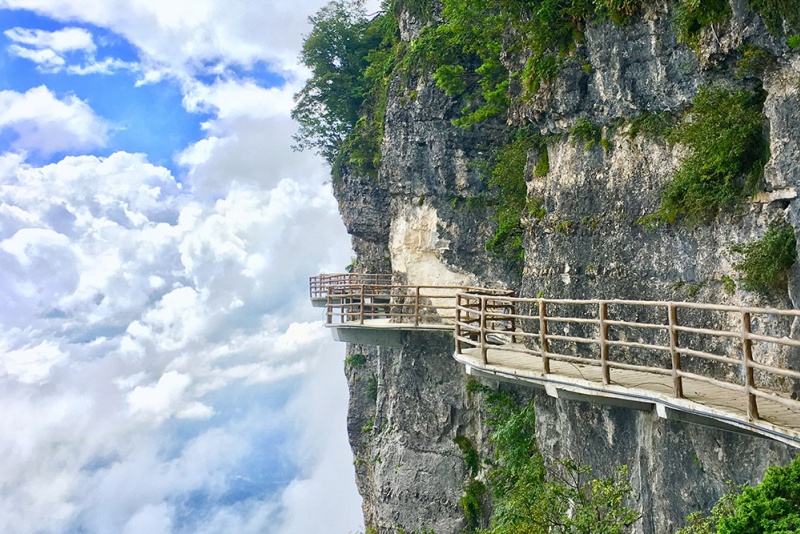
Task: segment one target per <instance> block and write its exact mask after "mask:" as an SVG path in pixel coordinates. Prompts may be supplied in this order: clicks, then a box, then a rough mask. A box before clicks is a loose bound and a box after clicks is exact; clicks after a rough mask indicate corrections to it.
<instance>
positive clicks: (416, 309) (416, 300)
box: [414, 286, 419, 326]
mask: <svg viewBox="0 0 800 534" xmlns="http://www.w3.org/2000/svg"><path fill="white" fill-rule="evenodd" d="M414 290H415V291H414V326H419V286H416V287H415V288H414Z"/></svg>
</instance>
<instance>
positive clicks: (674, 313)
mask: <svg viewBox="0 0 800 534" xmlns="http://www.w3.org/2000/svg"><path fill="white" fill-rule="evenodd" d="M667 317H668V321H669V352H670V355H671V356H672V388H673V390H674V392H675V397H676V398H678V399H682V398H683V377H682V376H681V375H680V371H681V354H680V353H679V352H678V331H677V330H676V329H675V327H676V326H678V309H677V308H676V307H675V303H674V302H670V303H669V305H668V307H667Z"/></svg>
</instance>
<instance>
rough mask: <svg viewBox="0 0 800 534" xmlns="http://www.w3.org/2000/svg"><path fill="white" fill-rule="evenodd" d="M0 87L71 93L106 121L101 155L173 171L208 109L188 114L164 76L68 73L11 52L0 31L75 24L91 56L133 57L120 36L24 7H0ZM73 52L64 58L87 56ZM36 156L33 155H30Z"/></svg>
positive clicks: (124, 71) (195, 137) (1, 140)
mask: <svg viewBox="0 0 800 534" xmlns="http://www.w3.org/2000/svg"><path fill="white" fill-rule="evenodd" d="M0 13H2V15H3V17H0V19H2V22H1V23H0V39H2V41H0V43H2V48H3V50H2V53H0V58H1V59H0V90H14V91H17V92H21V93H22V92H25V91H27V90H29V89H31V88H34V87H38V86H41V85H44V86H46V87H48V88H49V89H50V90H51V91H52V92H54V93H55V94H56V96H57V97H59V98H64V97H65V96H67V95H75V96H77V97H78V98H80V99H81V100H83V101H85V102H87V104H88V105H89V106H91V108H92V109H93V110H94V112H95V113H96V114H97V115H99V116H101V117H103V118H104V119H105V120H106V121H108V122H109V123H111V130H110V132H109V133H110V138H109V142H108V144H107V146H105V147H103V148H100V149H95V150H93V151H92V152H93V154H95V155H98V156H105V155H108V154H111V153H113V152H116V151H120V150H123V151H126V152H142V153H145V154H147V156H148V159H149V161H150V162H151V163H154V164H156V165H162V166H164V167H167V168H169V169H170V170H171V171H172V172H173V174H175V173H176V165H175V163H174V157H175V155H176V154H177V153H178V152H180V151H181V150H183V149H185V148H186V147H187V146H189V145H190V144H192V143H194V142H196V141H198V140H200V139H202V138H203V137H204V133H203V131H202V129H201V124H202V122H204V121H206V120H208V119H209V118H210V116H209V115H207V114H202V113H189V112H187V111H186V110H185V109H184V107H183V104H182V101H183V94H182V93H181V90H180V87H179V86H178V84H177V83H176V82H174V81H171V80H164V81H161V82H158V83H154V84H147V85H141V86H138V87H137V86H136V81H137V79H138V77H137V74H136V73H134V72H131V71H130V70H128V69H119V70H116V71H113V72H112V73H110V74H103V73H93V74H83V75H77V74H68V73H67V72H66V71H64V70H62V71H60V72H57V73H55V72H47V71H43V70H41V69H38V68H37V65H36V64H35V63H34V62H32V61H30V60H28V59H24V58H20V57H17V56H15V55H13V54H11V53H10V51H9V46H10V45H11V44H12V42H11V40H10V39H9V38H8V37H6V36H5V35H4V33H2V32H5V31H6V30H8V29H11V28H14V27H21V28H26V29H38V30H47V31H55V30H58V29H60V28H63V27H65V26H76V27H81V28H85V29H87V30H89V31H90V32H91V33H92V34H93V36H94V42H95V44H96V45H97V51H96V54H95V58H94V59H95V60H96V61H102V60H103V59H106V58H112V59H116V60H121V61H124V62H126V63H135V62H137V61H138V53H137V50H136V49H135V48H134V47H133V46H132V45H130V43H128V42H127V41H125V39H123V38H122V37H120V36H118V35H116V34H114V33H112V32H109V31H108V30H105V29H102V28H98V27H96V26H92V25H87V24H72V23H70V24H67V25H65V24H62V23H59V22H57V21H53V20H51V19H49V18H47V17H41V16H38V15H35V14H32V13H30V12H28V11H9V10H3V11H0ZM77 55H78V53H76V52H73V53H71V54H70V55H68V56H66V59H75V60H77V63H78V64H80V63H81V61H83V60H85V59H86V58H83V57H80V58H79V57H77ZM10 141H11V139H9V138H8V135H6V136H4V137H0V143H2V145H0V149H3V146H6V147H7V146H8V143H9V142H10ZM64 155H67V154H65V153H59V154H53V155H52V156H50V157H49V158H47V159H46V160H41V158H40V161H31V163H34V164H44V163H50V162H52V161H57V160H58V159H60V158H61V157H63V156H64ZM34 157H35V155H34Z"/></svg>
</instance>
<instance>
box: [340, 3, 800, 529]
mask: <svg viewBox="0 0 800 534" xmlns="http://www.w3.org/2000/svg"><path fill="white" fill-rule="evenodd" d="M731 5H732V8H733V12H734V16H733V18H732V20H731V21H730V22H729V23H727V24H725V25H723V26H721V27H717V28H715V32H713V34H712V32H707V33H706V34H703V37H702V40H701V49H700V52H699V53H696V52H695V51H693V50H691V49H689V48H688V47H686V46H685V45H682V44H680V43H678V42H677V39H676V37H675V34H674V30H673V29H672V28H671V26H670V22H669V20H670V17H669V14H668V13H666V12H664V11H663V8H658V7H655V8H652V9H651V10H650V11H648V13H645V14H644V15H643V16H642V17H640V18H638V19H636V20H634V21H632V22H631V23H630V24H628V25H626V26H623V27H619V26H615V25H614V24H612V23H610V22H604V23H600V24H597V25H592V26H590V27H589V28H588V29H587V31H586V41H585V43H584V44H583V45H582V46H583V48H584V50H583V53H584V54H585V57H586V58H588V61H589V63H590V64H591V67H592V68H591V69H585V68H582V66H581V65H579V64H577V63H576V64H574V65H571V66H567V67H566V68H565V69H564V70H563V71H562V73H561V75H560V76H559V77H558V79H557V80H556V81H555V82H554V84H553V85H552V87H551V88H550V90H549V91H547V92H545V93H544V96H540V97H537V98H536V99H533V100H529V101H522V100H519V101H517V102H516V103H515V104H514V105H513V107H512V113H511V115H510V121H511V123H512V124H514V125H524V124H529V123H533V124H535V125H536V126H537V127H538V128H540V130H541V131H542V133H543V134H549V133H562V134H565V135H563V136H562V137H561V139H560V140H558V141H555V142H551V143H549V144H548V147H547V150H548V156H549V162H550V170H549V172H548V173H547V174H546V176H544V177H540V178H534V177H533V173H532V168H533V167H534V165H535V162H537V161H538V160H539V154H533V153H532V154H529V158H528V159H529V165H528V171H527V174H528V175H527V177H526V179H527V181H528V190H529V195H531V196H537V197H541V198H543V199H544V206H545V209H546V212H547V215H546V216H545V218H543V219H541V220H539V219H531V220H527V221H525V223H526V228H527V229H526V234H525V238H524V242H523V245H524V248H525V252H526V255H525V258H526V259H525V264H524V270H523V273H522V276H521V277H520V275H519V274H518V273H517V272H516V271H515V270H514V269H513V268H512V267H511V266H509V265H505V264H503V263H502V262H500V261H499V260H497V259H495V258H492V257H490V256H489V255H488V254H487V253H486V251H485V248H484V247H485V242H486V239H487V238H488V237H489V236H491V235H492V233H493V223H492V218H491V211H490V209H489V208H487V207H485V206H477V207H468V206H466V205H465V204H466V203H465V202H464V201H465V200H466V199H467V198H470V197H473V196H477V195H480V194H481V193H483V192H484V191H485V190H486V185H485V183H484V182H483V181H482V179H481V178H480V176H479V174H478V173H477V171H476V170H475V168H474V166H472V165H471V162H473V161H476V160H479V159H481V158H482V157H484V156H485V154H486V150H487V147H488V146H491V144H492V143H495V142H496V141H497V139H498V138H499V136H500V133H501V131H502V129H503V128H504V127H505V125H504V124H500V123H497V122H495V123H489V124H485V125H482V126H481V127H478V128H473V129H470V130H462V129H459V128H456V127H454V126H453V125H452V124H451V121H452V119H454V118H455V117H457V116H458V113H459V110H460V108H461V104H460V103H458V102H454V101H452V100H451V99H448V98H447V97H446V96H445V95H444V94H443V93H442V92H441V91H440V90H438V89H437V88H436V87H435V84H434V83H433V81H432V80H431V79H430V78H429V77H425V76H423V77H421V78H419V79H418V80H412V81H411V82H408V84H404V83H403V82H402V81H401V80H400V79H399V78H398V79H396V80H395V81H394V82H393V83H392V86H391V88H390V95H389V105H388V109H387V113H386V126H385V135H384V140H383V158H382V163H381V168H380V171H379V176H378V179H377V181H375V180H373V179H371V178H364V177H358V176H354V175H352V174H349V175H348V174H347V173H345V175H344V177H343V180H342V181H341V182H340V183H338V184H337V185H336V187H335V193H336V195H337V198H338V199H339V202H340V208H341V211H342V215H343V218H344V220H345V223H346V225H347V228H348V230H349V231H350V232H351V234H352V235H353V243H354V248H355V250H356V252H357V253H358V258H357V261H356V268H357V269H360V270H367V271H373V272H374V271H386V270H388V269H391V268H393V269H394V272H395V274H396V275H397V276H398V279H402V280H408V281H410V282H412V283H415V284H436V283H439V284H442V283H449V282H450V281H453V280H456V281H457V280H461V281H465V282H469V283H475V284H481V285H486V286H489V287H507V288H512V289H516V290H517V291H518V292H519V293H520V294H521V295H523V296H535V295H536V294H538V293H539V292H542V293H543V294H545V295H548V296H558V297H574V298H593V297H598V298H601V297H606V298H615V297H616V298H637V299H659V300H667V299H673V300H702V301H709V302H719V303H734V304H753V305H772V306H782V307H796V306H797V304H798V302H799V299H800V293H799V292H800V273H798V272H797V269H796V267H795V272H793V275H792V280H791V281H790V284H789V289H788V291H787V292H786V293H785V294H783V295H776V296H775V297H774V298H773V299H771V300H766V299H765V298H763V297H760V296H758V295H756V294H753V293H750V292H745V291H743V290H741V289H740V288H738V287H737V289H736V290H735V291H734V292H733V293H732V294H728V293H726V292H725V291H723V276H731V277H734V278H735V277H736V274H735V272H734V271H733V268H732V266H733V264H734V263H735V262H736V261H737V257H736V256H735V255H734V254H733V253H732V252H731V245H732V244H736V243H746V242H750V241H752V240H753V239H755V238H757V237H759V236H760V235H763V232H764V230H765V228H766V227H767V225H768V224H769V223H770V222H771V221H778V220H786V221H788V222H789V223H790V224H792V225H793V226H794V227H795V228H800V211H799V210H798V201H797V200H796V197H797V188H798V186H800V96H798V94H800V56H799V55H798V53H797V52H791V51H789V50H788V49H787V48H786V47H785V45H784V44H782V42H781V41H778V40H776V39H774V38H773V37H771V36H770V35H769V34H768V33H767V32H766V30H765V28H764V26H763V24H762V23H761V21H760V20H759V19H758V18H757V17H755V16H753V15H752V14H751V13H750V12H749V11H747V9H746V8H745V7H744V4H743V2H742V1H741V0H732V2H731ZM401 22H402V23H403V24H404V25H406V26H408V27H405V28H401V29H402V30H403V32H402V33H403V35H404V37H405V38H409V36H411V35H414V34H416V33H417V32H418V31H419V24H418V23H417V22H416V21H414V20H413V17H409V16H408V15H404V16H403V17H401ZM409 28H410V29H409ZM745 43H750V44H757V45H759V46H762V47H765V48H767V49H769V50H771V51H772V52H773V53H774V54H775V55H776V57H777V67H776V68H775V69H774V70H771V71H768V72H767V73H765V75H764V76H763V79H760V80H759V79H745V80H736V79H734V77H733V76H732V75H731V69H732V68H733V65H734V64H735V60H736V59H737V58H738V57H739V56H738V55H737V54H738V52H737V49H738V47H739V46H740V45H742V44H745ZM523 60H524V58H509V59H508V61H510V62H513V61H523ZM587 71H588V72H587ZM712 82H716V83H723V84H728V85H731V84H738V85H742V84H743V85H747V86H750V87H756V86H759V85H763V88H764V90H765V91H766V94H767V96H766V103H765V107H764V112H765V114H766V117H767V124H766V125H765V128H767V131H768V138H769V140H770V149H771V154H772V157H771V159H770V161H769V163H768V164H767V166H766V168H765V175H764V179H763V181H762V184H761V185H760V189H761V193H760V194H759V195H758V196H757V198H755V199H754V200H752V201H750V202H748V203H747V204H746V206H745V207H744V208H743V209H742V210H740V211H739V212H736V213H733V214H727V215H722V216H720V217H718V218H717V219H715V220H714V221H713V222H712V223H710V224H708V225H698V226H695V227H691V228H690V227H686V226H667V227H661V228H659V229H657V230H655V231H649V230H647V229H646V228H645V227H644V226H643V225H641V224H638V223H637V222H636V221H637V219H638V218H639V217H641V216H643V215H647V214H648V213H651V212H652V211H653V210H654V209H655V208H656V207H657V206H658V204H659V199H660V196H659V195H660V191H661V189H662V188H663V186H664V185H665V184H666V183H667V182H668V180H669V179H670V177H671V176H672V173H673V172H674V171H675V169H676V168H677V167H678V164H679V158H680V156H681V154H682V153H681V149H680V148H679V147H675V146H672V145H669V144H667V143H666V142H665V141H664V140H663V139H657V138H655V139H654V138H650V137H647V136H645V135H638V136H635V137H633V138H631V137H629V136H628V135H627V131H626V127H625V126H623V127H621V128H617V129H614V130H613V131H612V129H611V128H610V127H611V125H612V124H613V123H614V122H615V121H616V120H617V119H625V118H630V117H632V116H635V115H637V114H638V113H641V112H644V111H648V112H660V111H669V112H673V113H680V112H681V110H683V109H685V108H686V107H687V106H689V105H690V103H691V101H692V99H693V97H694V95H695V94H696V91H697V88H698V87H699V86H701V85H703V84H707V83H712ZM580 118H583V119H587V120H590V121H593V122H596V123H598V124H600V125H603V126H604V127H605V128H606V133H605V137H606V139H607V141H608V143H607V146H606V147H603V146H600V145H599V144H598V145H595V146H594V147H592V148H590V149H588V150H587V149H584V148H583V146H582V143H579V142H578V143H574V142H573V141H574V140H573V139H572V138H570V136H569V135H567V134H568V132H569V131H570V129H571V127H572V126H573V125H574V124H575V122H576V121H577V120H578V119H580ZM565 221H569V224H568V225H566V228H564V226H565V225H561V226H560V228H561V230H559V229H557V228H559V225H560V223H563V222H565ZM782 327H786V325H782ZM452 345H453V343H452V339H451V337H450V336H448V335H444V334H414V335H410V336H409V337H408V338H407V340H406V344H405V346H404V347H402V348H400V349H390V348H375V347H365V346H355V345H353V346H350V347H348V354H350V355H354V354H362V355H364V356H365V357H366V358H365V359H366V363H364V364H363V365H360V366H349V367H348V368H347V370H346V372H347V375H348V380H349V383H350V388H351V400H350V414H349V423H348V430H349V433H350V440H351V445H352V448H353V453H354V459H355V463H356V473H357V482H358V487H359V489H360V491H361V493H362V496H363V497H364V513H365V520H366V524H367V525H368V526H370V527H374V528H376V529H377V531H378V532H380V533H388V532H397V531H398V528H403V529H405V531H406V532H411V531H414V530H425V529H433V530H434V531H435V532H437V533H439V534H449V533H457V532H462V531H463V530H464V528H465V522H464V518H463V513H462V511H461V509H460V506H459V502H458V500H459V498H460V496H461V494H462V491H463V487H464V484H465V482H466V481H467V477H468V473H467V470H466V467H465V465H464V462H463V458H462V454H461V452H460V451H459V449H458V447H457V446H456V445H455V443H454V442H453V438H454V437H456V436H457V435H466V436H468V437H469V438H470V439H471V440H472V442H473V443H475V444H476V445H477V446H478V449H479V451H480V452H481V454H482V456H483V457H484V458H485V457H488V456H489V454H490V451H489V447H488V444H487V442H486V436H485V432H486V429H485V428H484V426H483V424H482V418H483V414H482V411H481V406H480V402H479V400H478V399H476V398H473V396H471V395H469V394H467V393H466V390H465V383H466V377H465V376H464V370H463V368H461V367H460V366H459V365H457V364H456V363H455V362H454V361H453V360H452V358H451V354H452V350H453V346H452ZM796 363H797V362H796ZM531 391H533V393H534V394H535V395H536V401H537V404H536V413H537V432H538V440H539V444H540V447H541V449H542V451H543V453H544V454H545V457H546V458H547V459H548V460H550V461H553V460H556V459H559V458H565V457H571V458H573V459H575V460H577V461H579V462H583V463H588V464H590V465H592V466H593V467H594V468H595V470H596V471H597V472H598V473H599V474H603V473H608V472H610V470H611V469H613V467H614V466H616V465H619V464H627V465H628V466H629V468H630V473H631V477H632V482H633V485H634V492H635V494H636V495H637V499H638V500H637V505H638V506H639V507H640V509H641V511H642V513H643V517H642V519H641V520H640V521H639V522H638V523H637V525H636V531H637V532H643V533H664V532H674V531H675V530H676V529H677V528H678V527H680V526H681V525H682V524H683V519H684V518H685V516H686V515H687V514H688V513H689V512H691V511H694V510H699V509H705V510H707V509H709V508H710V507H711V506H712V505H713V504H714V503H715V502H716V500H717V499H718V498H719V497H720V496H721V495H722V494H723V493H724V491H725V489H726V486H725V483H726V481H728V480H733V481H734V482H737V483H740V482H757V481H758V480H760V478H761V476H762V475H763V472H764V470H765V469H766V467H767V466H768V465H769V464H770V463H786V462H788V461H789V460H790V459H791V458H792V457H793V456H794V455H795V451H794V450H792V449H790V448H789V447H786V446H783V445H780V444H777V443H775V442H772V441H769V440H766V439H760V438H753V437H746V436H742V435H738V434H732V433H727V432H723V431H719V430H713V429H709V428H705V427H699V426H693V425H688V424H682V423H676V422H670V421H665V420H662V419H659V418H658V417H657V416H656V414H654V413H653V414H651V413H644V412H637V411H632V410H625V409H621V408H609V407H603V406H598V405H591V404H586V403H578V402H574V401H567V400H563V399H554V398H551V397H548V396H547V395H545V394H544V392H541V391H539V390H531Z"/></svg>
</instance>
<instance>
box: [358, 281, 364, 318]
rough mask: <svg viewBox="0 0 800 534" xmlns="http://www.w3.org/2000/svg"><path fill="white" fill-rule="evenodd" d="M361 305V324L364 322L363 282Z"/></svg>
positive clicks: (362, 285)
mask: <svg viewBox="0 0 800 534" xmlns="http://www.w3.org/2000/svg"><path fill="white" fill-rule="evenodd" d="M360 305H361V307H360V309H359V314H358V315H359V324H364V284H361V303H360Z"/></svg>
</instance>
